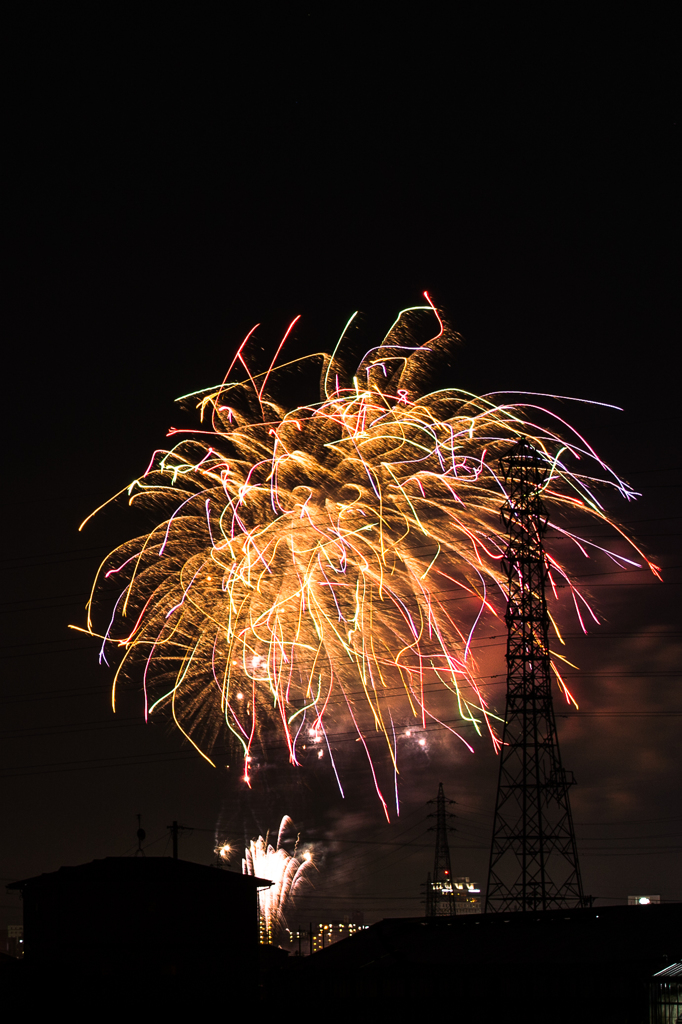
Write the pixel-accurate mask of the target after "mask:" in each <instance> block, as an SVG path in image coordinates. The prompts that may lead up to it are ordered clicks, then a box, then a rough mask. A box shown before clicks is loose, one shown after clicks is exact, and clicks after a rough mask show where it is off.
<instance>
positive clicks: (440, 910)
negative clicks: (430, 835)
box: [426, 782, 456, 917]
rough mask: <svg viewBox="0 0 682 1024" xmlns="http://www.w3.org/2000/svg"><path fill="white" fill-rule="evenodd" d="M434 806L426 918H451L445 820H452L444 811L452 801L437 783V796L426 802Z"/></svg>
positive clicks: (451, 816) (453, 912)
mask: <svg viewBox="0 0 682 1024" xmlns="http://www.w3.org/2000/svg"><path fill="white" fill-rule="evenodd" d="M428 802H429V803H430V804H433V803H435V804H436V813H435V815H434V814H429V817H430V818H433V817H435V819H436V825H435V826H433V825H432V826H431V828H430V829H429V832H434V831H435V833H436V853H435V857H434V861H433V875H431V874H429V875H428V877H427V880H426V916H427V917H452V916H453V915H454V914H455V913H456V910H455V893H454V889H453V886H452V868H451V867H450V847H449V844H448V830H450V831H451V830H452V826H451V825H448V823H447V819H448V818H454V814H450V813H448V812H447V811H446V810H445V805H446V804H452V803H454V800H446V799H445V793H444V792H443V783H442V782H439V783H438V796H437V797H436V799H435V801H434V800H429V801H428Z"/></svg>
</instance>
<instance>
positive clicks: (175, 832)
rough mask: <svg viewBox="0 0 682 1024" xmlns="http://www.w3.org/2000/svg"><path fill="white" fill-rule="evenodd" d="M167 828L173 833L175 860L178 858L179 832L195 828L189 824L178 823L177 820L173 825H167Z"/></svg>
mask: <svg viewBox="0 0 682 1024" xmlns="http://www.w3.org/2000/svg"><path fill="white" fill-rule="evenodd" d="M166 828H167V829H168V831H169V832H170V834H171V837H172V839H173V860H177V859H178V833H180V832H192V831H193V829H192V828H190V827H189V826H188V825H178V823H177V821H174V822H173V824H172V825H166Z"/></svg>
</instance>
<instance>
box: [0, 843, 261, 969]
mask: <svg viewBox="0 0 682 1024" xmlns="http://www.w3.org/2000/svg"><path fill="white" fill-rule="evenodd" d="M271 884H272V883H271V882H269V881H267V880H265V879H262V878H255V877H253V876H250V875H240V874H236V873H235V872H232V871H225V870H221V869H219V868H214V867H207V866H205V865H203V864H193V863H191V862H190V861H183V860H174V859H172V858H169V857H106V858H105V859H104V860H95V861H91V863H89V864H80V865H78V866H76V867H63V868H60V869H59V870H58V871H52V872H49V873H47V874H43V875H37V876H35V877H33V878H25V879H22V880H21V881H18V882H13V883H12V884H11V885H10V886H8V888H9V889H18V890H20V891H21V893H22V896H23V906H24V940H25V947H24V948H25V959H26V961H27V963H31V962H33V963H38V962H40V963H47V962H53V963H54V962H56V961H59V962H62V963H76V962H78V963H83V962H88V963H90V964H98V965H102V964H107V965H112V964H114V963H118V964H121V963H123V962H126V963H128V964H130V963H135V962H137V963H140V964H141V963H144V964H147V965H149V964H157V965H165V966H166V967H169V968H173V969H174V970H175V969H176V968H177V965H179V964H181V963H188V962H190V961H191V962H193V963H195V964H198V963H209V962H210V961H212V960H216V959H220V958H225V957H229V958H231V959H232V960H233V962H235V963H237V962H238V961H241V960H244V958H245V957H247V958H248V957H251V956H253V957H255V953H256V949H257V945H258V922H257V913H258V910H257V906H258V901H257V890H258V889H259V888H262V887H263V886H269V885H271Z"/></svg>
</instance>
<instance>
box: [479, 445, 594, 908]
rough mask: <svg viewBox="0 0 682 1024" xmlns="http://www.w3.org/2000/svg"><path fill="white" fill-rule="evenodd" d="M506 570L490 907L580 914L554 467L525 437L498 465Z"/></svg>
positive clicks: (581, 900)
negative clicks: (562, 744) (553, 530)
mask: <svg viewBox="0 0 682 1024" xmlns="http://www.w3.org/2000/svg"><path fill="white" fill-rule="evenodd" d="M500 464H501V466H502V470H503V472H504V480H505V486H506V491H507V496H508V497H507V501H506V502H505V504H504V506H503V508H502V519H503V521H504V523H505V525H506V527H507V531H508V536H509V544H508V547H507V551H506V555H505V562H506V569H507V613H506V623H507V702H506V710H505V724H504V733H503V736H502V748H501V751H500V772H499V781H498V787H497V802H496V806H495V821H494V825H493V838H492V845H491V850H490V867H489V871H488V889H487V895H486V903H485V910H486V912H487V913H489V912H491V911H501V912H508V911H511V910H529V911H535V910H551V909H557V908H567V907H581V906H586V905H588V903H589V900H587V899H586V898H585V897H584V895H583V888H582V881H581V877H580V865H579V863H578V850H577V847H576V841H575V831H574V828H573V819H572V817H571V806H570V802H569V797H568V791H569V787H570V786H571V785H573V784H574V782H575V779H574V778H573V773H572V772H567V771H565V770H564V768H563V767H562V764H561V755H560V753H559V742H558V739H557V732H556V722H555V719H554V706H553V703H552V690H551V664H550V651H549V617H548V615H547V605H546V601H545V578H546V561H545V552H544V549H543V545H542V538H543V535H544V532H545V530H546V528H547V519H546V517H545V509H544V506H543V504H542V500H541V497H540V494H541V490H542V487H543V484H544V481H545V478H546V476H547V473H548V471H549V463H548V462H547V460H546V458H545V457H544V456H543V455H542V454H541V453H540V452H538V451H537V450H536V449H535V448H534V447H533V446H532V445H531V444H529V443H528V441H527V440H526V439H525V438H521V440H520V441H519V442H518V443H517V444H516V445H514V447H513V448H512V449H511V450H510V451H509V452H508V453H507V454H506V455H505V456H504V457H503V458H502V459H501V460H500Z"/></svg>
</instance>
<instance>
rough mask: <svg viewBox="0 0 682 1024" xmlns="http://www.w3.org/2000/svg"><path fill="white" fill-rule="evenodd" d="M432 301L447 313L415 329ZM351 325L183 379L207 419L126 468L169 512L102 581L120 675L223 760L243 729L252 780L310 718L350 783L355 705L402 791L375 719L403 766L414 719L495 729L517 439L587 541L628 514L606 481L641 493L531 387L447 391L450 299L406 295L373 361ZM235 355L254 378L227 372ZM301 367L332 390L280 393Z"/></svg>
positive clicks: (563, 533) (546, 493)
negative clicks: (257, 370) (487, 633)
mask: <svg viewBox="0 0 682 1024" xmlns="http://www.w3.org/2000/svg"><path fill="white" fill-rule="evenodd" d="M427 298H428V296H427ZM429 302H430V300H429ZM424 311H426V313H425V312H424ZM426 314H428V315H430V316H432V317H434V322H436V323H437V332H436V334H435V336H434V337H432V338H430V339H429V340H427V341H425V342H424V343H423V344H421V345H416V344H415V343H414V341H413V340H412V339H413V337H414V330H415V329H416V327H417V326H419V324H418V323H417V321H418V320H419V318H420V317H421V318H424V316H425V315H426ZM351 319H352V318H351ZM349 323H350V322H349ZM292 326H293V325H292ZM290 330H291V328H290ZM347 330H348V325H347V327H346V331H344V335H345V334H346V332H347ZM287 333H288V332H287ZM344 335H342V339H341V341H340V342H339V344H338V345H337V346H336V349H335V350H334V353H333V354H332V355H328V354H318V355H314V356H310V357H307V358H306V359H305V360H299V361H298V362H297V364H296V365H295V366H294V364H291V363H289V364H285V365H284V366H281V367H276V366H275V364H274V363H273V365H272V366H271V367H270V369H269V370H268V371H267V372H265V373H262V374H259V375H253V374H252V373H251V371H250V370H249V367H248V366H247V362H246V358H245V354H244V348H245V344H246V342H245V343H244V344H243V345H242V346H241V348H240V349H239V351H238V353H237V356H236V357H235V360H234V362H233V364H232V367H230V371H228V374H227V376H226V378H225V381H224V382H223V384H221V385H220V386H218V387H214V388H211V389H207V390H205V391H202V392H199V393H197V394H194V395H191V396H185V398H184V399H183V400H182V401H184V402H185V404H187V403H188V402H189V403H190V404H191V403H193V404H194V405H195V406H196V408H197V409H198V411H199V416H200V421H201V422H200V425H199V427H198V428H197V430H192V431H175V430H171V431H170V432H169V436H170V435H175V436H176V438H177V443H175V444H174V446H173V447H171V448H169V449H167V450H163V451H157V452H155V454H154V456H153V457H152V460H151V462H150V464H149V467H148V468H147V471H146V473H145V474H144V476H143V477H141V478H140V479H137V480H134V481H133V483H132V484H131V485H130V487H129V488H128V489H127V493H128V496H129V501H130V503H131V504H132V503H135V504H136V505H137V504H141V505H142V506H144V507H145V508H146V509H147V510H151V512H152V513H153V514H154V516H155V518H156V522H157V525H156V526H155V527H154V528H153V529H152V530H151V532H150V533H148V534H147V535H145V536H143V537H139V538H137V539H136V540H132V541H129V542H128V543H126V544H124V545H122V546H121V547H120V548H118V549H117V550H116V551H114V552H113V553H112V554H111V555H110V556H109V557H108V558H107V559H105V561H104V563H103V564H102V566H101V568H100V572H99V574H98V577H97V580H96V581H95V588H94V591H93V594H94V596H97V594H98V593H99V591H100V589H101V588H103V587H105V585H107V584H108V585H111V584H117V585H118V599H117V601H116V605H115V609H114V613H113V616H112V618H111V621H110V623H109V626H108V628H107V629H106V631H105V632H103V633H97V635H99V636H101V637H102V639H103V645H102V650H103V656H105V653H106V651H107V650H110V649H112V648H113V649H115V650H116V651H117V652H119V653H120V654H122V658H121V660H120V664H119V666H118V670H117V674H116V679H117V680H118V679H121V678H123V677H126V676H127V677H133V678H135V679H137V680H139V681H140V682H141V684H142V688H143V691H144V701H145V715H149V714H152V713H156V712H158V711H161V710H166V711H168V712H170V714H171V715H172V717H173V719H174V721H175V722H176V724H177V726H178V727H179V728H180V729H181V731H182V732H183V733H184V735H185V736H187V738H188V739H190V742H192V743H193V744H194V745H195V746H196V747H197V749H198V750H200V751H201V753H202V754H203V756H204V757H206V759H207V760H210V759H211V751H212V749H214V745H215V743H216V741H217V738H218V736H219V735H220V733H221V731H222V730H224V729H227V730H229V733H230V735H231V737H232V738H233V740H234V741H235V742H236V743H237V745H238V747H239V748H240V750H241V758H242V764H243V766H244V770H243V775H244V778H245V780H246V781H247V782H248V781H249V778H250V773H251V767H250V766H251V764H252V757H253V752H254V750H255V748H256V747H257V746H258V745H259V744H262V743H263V739H264V735H265V732H266V731H267V732H268V734H269V735H270V736H272V734H273V732H275V733H276V734H277V735H278V736H279V737H280V742H283V743H285V744H286V747H287V749H288V756H289V759H290V761H291V762H292V763H294V764H297V763H299V762H300V759H301V756H302V753H301V751H302V748H303V746H304V745H305V746H306V747H308V745H309V744H310V740H311V738H312V740H313V741H314V744H316V749H317V756H318V757H320V758H325V759H327V760H328V761H330V762H331V765H332V768H333V770H334V771H335V772H336V774H337V779H338V780H339V786H341V780H340V779H339V772H338V771H337V765H336V763H335V760H334V744H333V742H331V740H333V734H334V732H335V731H336V730H339V729H342V728H345V727H346V726H350V727H351V728H352V729H353V730H356V732H357V738H358V739H359V741H360V742H361V744H362V747H363V748H364V750H365V752H366V754H367V757H368V760H369V765H370V768H371V770H372V773H373V776H374V781H375V784H376V787H377V792H378V793H379V796H380V799H381V801H382V803H383V805H384V808H385V809H386V802H385V800H384V797H383V795H382V793H381V787H380V785H379V783H378V781H377V777H376V773H375V764H374V762H375V757H374V756H373V755H372V754H371V751H370V745H371V744H370V739H372V741H373V739H374V738H375V737H376V736H377V735H378V736H380V737H383V743H384V748H385V751H386V753H387V755H388V757H389V758H390V761H391V763H392V766H393V769H394V775H395V778H396V779H397V772H398V757H397V743H396V730H397V729H398V728H399V727H400V726H402V725H404V724H406V723H409V722H419V723H421V726H422V728H423V727H425V726H427V725H428V724H429V723H430V724H433V725H434V726H435V725H438V726H442V727H443V728H445V729H448V730H449V731H450V732H451V733H453V734H454V735H455V736H458V737H459V738H460V739H462V740H463V742H467V741H466V740H464V738H463V737H462V736H461V731H462V728H461V726H460V727H458V728H453V725H452V724H449V723H452V722H453V719H454V718H456V719H459V721H460V722H462V723H464V724H465V725H466V723H468V728H469V730H470V732H471V727H473V730H474V731H475V732H476V733H479V734H480V733H482V732H484V731H487V732H488V733H489V735H490V736H491V738H492V740H493V743H496V744H497V743H498V742H499V740H498V738H497V732H496V729H495V716H494V715H492V714H491V711H490V709H489V707H488V705H487V703H486V700H485V697H484V695H483V693H482V692H481V690H480V688H479V685H478V683H477V680H476V678H475V667H474V664H473V661H472V656H471V641H472V636H473V633H474V630H475V627H476V625H477V623H478V622H479V620H480V619H481V617H482V616H483V615H484V614H485V613H487V612H489V613H491V614H493V615H499V614H500V612H501V611H503V609H504V604H505V598H504V590H503V585H504V580H505V576H504V571H503V568H502V560H503V556H504V551H505V547H506V538H505V535H504V526H503V525H502V522H501V519H500V508H501V506H502V505H503V503H504V500H505V492H504V486H503V483H502V480H501V478H500V473H499V471H498V463H499V459H500V457H501V456H502V455H504V453H505V452H506V451H508V449H509V448H510V445H511V444H513V443H514V442H515V441H517V440H518V439H519V437H522V436H523V437H526V438H527V439H528V440H529V441H530V442H531V443H532V444H533V445H534V446H535V448H536V449H537V451H538V452H539V453H540V454H541V456H542V457H543V458H544V459H545V460H546V462H547V467H548V468H547V473H546V476H545V481H544V486H543V494H542V498H543V503H544V505H545V507H546V508H547V510H548V514H549V517H550V525H551V526H552V527H553V533H554V535H555V536H557V537H562V538H566V537H569V538H571V539H573V540H574V541H575V543H576V544H577V545H578V546H579V547H580V550H581V551H583V553H587V550H588V542H587V541H584V540H583V541H581V540H580V539H579V537H578V536H577V535H576V534H575V533H574V532H573V529H574V527H573V524H574V523H575V521H576V519H577V518H578V517H579V516H580V515H581V516H582V517H583V518H584V519H586V520H588V521H589V519H592V520H594V519H598V520H601V521H606V522H610V520H609V519H608V517H607V515H606V513H605V512H604V510H603V508H602V506H601V504H600V502H599V500H598V499H597V496H596V495H597V493H598V491H599V490H600V489H603V488H604V487H610V488H612V489H615V490H617V491H618V492H620V494H621V495H623V496H624V497H626V498H631V497H633V496H634V495H633V492H632V491H631V490H630V488H629V487H628V486H627V485H626V484H625V483H623V482H622V481H621V480H620V479H618V477H617V476H615V474H614V473H613V472H612V471H611V470H610V469H609V468H608V467H607V466H605V465H604V463H603V462H602V461H601V460H600V459H599V458H598V456H597V455H596V454H595V452H594V451H593V450H592V449H591V448H590V447H589V445H588V444H587V443H586V442H585V441H584V440H583V439H582V438H581V437H580V436H579V435H578V434H576V433H575V432H574V431H572V430H571V428H570V427H569V426H568V425H567V424H566V423H565V422H564V421H563V420H561V419H559V418H558V417H556V416H554V415H553V414H550V413H549V412H548V411H547V410H545V409H542V408H541V407H540V406H538V405H537V404H535V402H534V401H530V402H526V403H524V402H522V401H519V400H515V401H513V402H500V400H499V397H498V396H494V395H489V396H483V397H479V396H475V395H471V394H469V393H467V392H463V391H459V390H455V389H452V388H444V389H442V390H437V389H436V390H433V384H434V381H435V380H437V373H438V368H439V365H441V364H442V363H443V361H444V360H445V359H447V357H448V355H449V354H451V351H452V343H453V339H454V336H453V335H452V334H451V333H449V332H448V331H447V330H445V329H444V328H443V325H442V322H441V321H440V318H439V317H438V314H437V313H436V310H435V308H434V307H433V306H432V305H429V306H423V307H415V308H414V309H412V310H407V311H404V312H403V313H401V314H400V316H399V317H398V319H397V320H396V321H395V323H394V324H393V326H392V328H391V330H390V331H389V332H388V334H387V336H386V337H385V338H384V340H383V342H382V343H381V344H380V345H379V346H377V347H375V348H372V349H370V351H369V352H368V353H367V354H366V355H365V357H364V358H363V359H362V361H361V363H360V365H359V366H357V367H356V368H353V367H349V366H348V364H347V360H346V356H345V341H344ZM285 337H286V336H285ZM247 341H248V339H247ZM280 349H281V345H280ZM279 351H280V350H279V349H278V355H279ZM276 360H277V356H276V357H275V362H276ZM235 366H238V367H241V368H242V369H243V371H244V374H245V379H243V380H239V381H236V382H232V381H230V380H229V377H230V373H231V371H232V369H233V368H234V367H235ZM292 367H293V369H294V370H296V371H297V372H299V371H301V368H302V369H303V372H304V374H305V373H306V372H307V373H308V374H310V370H311V368H314V369H315V370H316V372H319V379H320V393H319V397H316V400H315V401H313V402H311V403H309V404H303V405H297V406H296V407H294V408H292V407H290V405H289V403H288V402H287V400H286V397H283V396H285V395H286V392H287V388H288V387H290V382H291V379H292V378H291V373H292ZM541 424H542V425H541ZM592 546H593V547H595V546H596V545H592ZM602 550H603V549H602ZM612 557H613V558H614V559H615V560H616V562H617V564H619V565H623V564H625V563H626V562H628V560H627V559H624V558H622V556H619V555H615V554H614V555H612ZM642 557H643V556H642ZM629 564H637V563H635V562H631V561H630V562H629ZM547 568H548V574H549V578H550V580H551V581H552V584H553V585H554V583H556V582H558V583H560V584H561V585H562V586H563V588H564V589H563V590H562V591H560V592H559V593H560V594H561V595H568V597H569V600H570V601H571V602H572V603H573V604H574V606H575V610H576V612H577V614H578V617H579V618H580V620H581V622H582V621H583V619H584V617H585V614H587V615H589V614H591V612H590V610H589V607H588V605H587V602H586V601H585V599H584V598H583V596H582V595H581V594H579V592H578V591H577V589H576V588H575V586H574V585H573V584H572V582H571V580H570V579H569V575H568V572H567V570H566V569H565V568H564V567H563V566H562V561H561V558H560V556H559V555H558V554H556V552H555V551H553V550H552V549H551V543H550V546H549V548H548V552H547ZM93 607H94V605H93V603H92V601H91V612H92V609H93ZM88 629H89V631H90V632H93V633H94V632H95V629H94V627H93V624H92V619H91V618H89V622H88ZM557 678H558V681H559V685H560V686H561V687H562V690H563V692H564V695H566V696H567V691H566V689H565V687H564V684H563V683H562V682H561V680H560V676H559V674H558V672H557ZM115 690H116V683H115V684H114V695H115ZM444 698H447V700H444ZM444 706H445V707H447V708H448V711H447V713H445V714H444V712H443V707H444ZM446 719H447V720H446ZM456 724H457V723H456V721H455V725H456ZM471 734H472V735H473V733H471ZM467 745H468V743H467ZM211 763H213V761H211ZM396 797H397V791H396Z"/></svg>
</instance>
